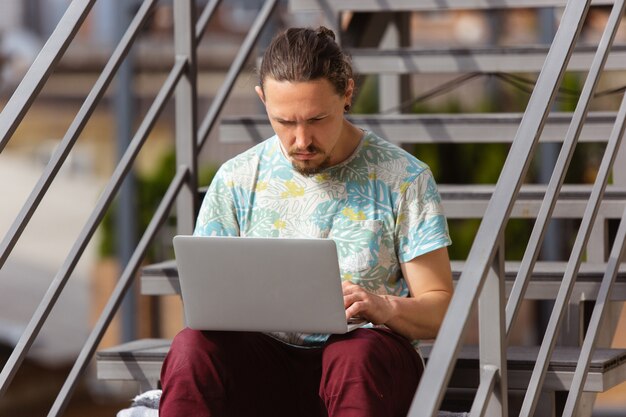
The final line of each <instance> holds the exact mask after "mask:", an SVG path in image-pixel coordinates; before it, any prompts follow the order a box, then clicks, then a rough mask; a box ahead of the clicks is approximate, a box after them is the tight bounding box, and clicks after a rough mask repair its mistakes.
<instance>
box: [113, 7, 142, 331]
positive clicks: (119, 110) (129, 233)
mask: <svg viewBox="0 0 626 417" xmlns="http://www.w3.org/2000/svg"><path fill="white" fill-rule="evenodd" d="M132 4H133V2H128V1H126V0H117V1H116V3H115V6H116V8H117V10H116V13H115V14H116V16H117V19H116V22H117V25H116V26H117V27H116V33H115V42H116V43H117V42H118V41H119V40H120V39H121V38H122V36H124V33H125V32H126V28H127V27H128V25H130V22H131V20H132V17H133V12H132V10H131V7H132ZM133 64H134V59H133V54H132V51H129V53H128V55H127V56H126V59H125V60H124V62H123V63H122V65H120V69H119V71H118V74H117V77H118V79H117V89H116V92H115V98H114V103H115V121H116V133H117V135H116V137H117V141H116V143H117V155H118V157H117V159H118V160H119V159H120V158H121V157H122V155H124V152H126V148H127V147H128V144H129V143H130V141H131V138H132V130H133V121H134V119H135V108H136V105H135V103H136V99H135V95H134V93H133V66H134V65H133ZM136 195H137V180H136V177H135V174H134V172H133V171H132V170H131V171H129V173H128V176H127V177H126V179H125V180H124V183H123V184H122V188H121V189H120V195H119V197H118V201H117V207H116V216H115V236H116V249H117V251H116V252H117V259H118V262H119V265H120V268H121V269H123V268H124V267H125V266H126V264H127V263H128V261H129V259H130V257H131V256H132V254H133V251H134V249H135V246H136V244H137V217H138V216H137V212H138V209H139V207H138V205H137V198H136ZM120 312H121V318H122V329H121V335H120V336H121V339H122V342H130V341H131V340H134V339H136V336H137V314H136V313H137V296H136V294H135V293H134V291H132V290H131V291H128V292H127V293H126V297H125V298H124V302H123V303H122V308H121V310H120Z"/></svg>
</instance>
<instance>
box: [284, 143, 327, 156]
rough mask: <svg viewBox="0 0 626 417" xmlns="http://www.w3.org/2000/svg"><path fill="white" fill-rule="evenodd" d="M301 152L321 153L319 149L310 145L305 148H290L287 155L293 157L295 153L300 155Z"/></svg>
mask: <svg viewBox="0 0 626 417" xmlns="http://www.w3.org/2000/svg"><path fill="white" fill-rule="evenodd" d="M302 152H306V153H321V152H322V150H321V149H319V148H318V147H317V146H315V145H313V144H311V145H309V146H307V147H306V148H295V147H294V148H291V149H289V155H295V154H297V153H302Z"/></svg>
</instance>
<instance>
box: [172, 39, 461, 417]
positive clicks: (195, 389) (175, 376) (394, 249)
mask: <svg viewBox="0 0 626 417" xmlns="http://www.w3.org/2000/svg"><path fill="white" fill-rule="evenodd" d="M259 75H260V85H259V86H257V87H256V92H257V94H258V95H259V98H260V99H261V101H262V102H263V103H264V104H265V108H266V110H267V114H268V117H269V120H270V122H271V125H272V127H273V129H274V131H275V133H276V135H275V136H274V137H272V138H270V139H268V140H266V141H264V142H263V143H261V144H259V145H257V146H255V147H253V148H252V149H250V150H248V151H246V152H244V153H243V154H241V155H239V156H237V157H235V158H234V159H232V160H230V161H228V162H226V163H225V164H224V165H223V166H222V167H221V168H220V170H219V172H218V174H217V175H216V177H215V179H214V180H213V182H212V184H211V187H210V189H209V191H208V193H207V195H206V197H205V199H204V202H203V204H202V208H201V210H200V214H199V216H198V222H197V226H196V231H195V234H196V235H232V236H237V235H240V236H270V237H271V236H275V237H278V236H280V237H324V238H331V239H334V240H335V242H336V243H337V248H338V255H339V262H340V270H341V274H342V279H343V291H344V302H345V307H346V317H347V318H349V317H354V316H360V317H364V318H365V319H367V320H368V321H369V322H371V323H373V326H372V328H363V329H359V330H355V331H353V332H350V333H348V334H345V335H320V334H313V335H312V334H299V333H298V334H285V333H277V334H260V333H246V332H200V331H194V330H190V329H185V330H183V331H182V332H181V333H179V334H178V335H177V336H176V338H175V339H174V341H173V343H172V347H171V350H170V353H169V354H168V357H167V358H166V361H165V363H164V365H163V370H162V385H163V396H162V398H161V409H160V412H161V417H169V416H183V415H184V416H241V417H249V416H331V417H348V416H351V417H352V416H353V417H356V416H358V417H368V416H372V417H374V416H375V417H392V416H398V417H400V416H405V415H406V413H407V411H408V408H409V406H410V404H411V400H412V398H413V395H414V393H415V390H416V387H417V384H418V382H419V378H420V376H421V373H422V371H423V362H422V360H421V357H420V356H419V352H418V351H417V350H416V348H415V347H414V344H415V342H416V341H417V340H419V339H431V338H434V337H435V336H436V334H437V330H438V328H439V326H440V324H441V321H442V320H443V317H444V314H445V311H446V308H447V306H448V303H449V301H450V297H451V294H452V279H451V273H450V262H449V259H448V254H447V248H446V247H447V246H448V245H449V244H450V239H449V236H448V231H447V225H446V221H445V218H444V216H443V214H442V212H441V207H440V198H439V194H438V192H437V187H436V185H435V182H434V180H433V178H432V174H431V173H430V171H429V169H428V167H427V166H426V165H425V164H424V163H422V162H420V161H419V160H417V159H415V158H414V157H413V156H411V155H409V154H408V153H406V152H405V151H403V150H402V149H400V148H398V147H396V146H394V145H392V144H390V143H388V142H386V141H384V140H382V139H380V138H378V137H377V136H375V135H374V134H373V133H371V132H365V131H363V130H361V129H359V128H357V127H356V126H354V125H353V124H351V123H350V122H349V121H347V120H346V119H345V117H344V113H345V112H347V111H348V110H349V108H350V106H351V103H352V97H353V93H354V81H353V76H352V69H351V66H350V61H349V59H348V58H347V57H346V56H345V55H344V54H343V52H342V51H341V49H340V48H339V46H338V45H337V43H336V42H335V38H334V34H333V33H332V32H331V31H330V30H328V29H326V28H323V27H320V28H318V29H299V28H293V29H289V30H287V31H286V32H284V33H281V34H279V35H278V36H277V37H276V38H274V40H273V41H272V43H271V45H270V46H269V47H268V49H267V50H266V52H265V54H264V57H263V61H262V64H261V68H260V74H259ZM242 256H245V255H242ZM250 313H251V314H253V313H254V312H250ZM285 314H289V312H285ZM412 342H413V343H412Z"/></svg>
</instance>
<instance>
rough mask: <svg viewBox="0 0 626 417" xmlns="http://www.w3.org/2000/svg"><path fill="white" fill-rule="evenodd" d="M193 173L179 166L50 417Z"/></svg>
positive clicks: (65, 401)
mask: <svg viewBox="0 0 626 417" xmlns="http://www.w3.org/2000/svg"><path fill="white" fill-rule="evenodd" d="M190 174H191V172H190V170H189V168H187V167H184V166H182V167H179V169H178V171H177V173H176V175H175V176H174V179H173V180H172V182H171V183H170V185H169V186H168V188H167V191H166V192H165V195H164V196H163V199H162V200H161V203H160V204H159V206H158V208H157V210H156V212H155V213H154V216H153V217H152V219H151V220H150V223H149V224H148V227H147V228H146V231H145V232H144V234H143V236H142V237H141V240H140V241H139V243H138V244H137V248H136V249H135V251H134V252H133V255H132V256H131V258H130V260H129V261H128V264H127V265H126V267H125V268H124V272H123V273H122V275H121V277H120V279H119V280H118V281H117V284H116V285H115V288H114V289H113V293H112V294H111V296H110V297H109V300H108V302H107V304H106V306H105V307H104V309H103V311H102V313H101V315H100V317H99V318H98V321H97V322H96V324H95V325H94V328H93V330H92V331H91V333H90V335H89V337H88V338H87V341H86V342H85V345H84V346H83V348H82V350H81V351H80V353H79V355H78V359H76V362H75V363H74V366H73V367H72V370H71V371H70V373H69V375H68V377H67V379H66V380H65V383H64V384H63V387H62V388H61V390H60V391H59V394H58V395H57V398H56V400H55V402H54V404H53V405H52V408H51V409H50V412H49V413H48V417H56V416H58V415H60V414H61V413H63V411H64V410H65V408H66V407H67V404H68V402H69V399H70V396H71V395H72V392H73V391H74V389H75V388H76V384H77V382H78V378H79V377H80V376H81V375H82V374H83V372H84V371H85V369H86V367H87V365H88V362H89V360H91V358H92V357H93V354H94V353H95V351H96V348H97V347H98V344H99V343H100V341H101V340H102V337H103V336H104V333H105V332H106V330H107V327H108V326H109V324H110V323H111V321H112V320H113V316H114V315H115V313H116V311H117V310H118V308H119V306H120V304H121V303H122V300H123V298H124V296H125V295H126V293H127V292H128V289H129V288H130V286H131V284H132V283H133V280H134V278H135V275H136V273H137V271H138V270H139V267H140V266H141V261H142V260H143V258H144V256H145V254H146V251H147V250H148V246H149V245H150V243H151V242H152V240H153V239H154V237H155V236H156V234H157V232H158V231H159V229H160V228H161V226H162V225H163V223H164V222H165V220H166V219H167V216H168V214H169V212H170V209H171V207H172V205H173V204H174V201H175V199H176V197H177V196H178V193H179V192H180V190H181V188H182V187H183V185H185V183H187V181H188V180H189V176H190Z"/></svg>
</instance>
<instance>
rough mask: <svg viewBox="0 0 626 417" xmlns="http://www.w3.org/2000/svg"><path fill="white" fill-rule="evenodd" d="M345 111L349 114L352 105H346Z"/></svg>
mask: <svg viewBox="0 0 626 417" xmlns="http://www.w3.org/2000/svg"><path fill="white" fill-rule="evenodd" d="M343 109H344V111H345V112H346V113H347V112H349V111H350V104H346V105H345V106H343Z"/></svg>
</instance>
